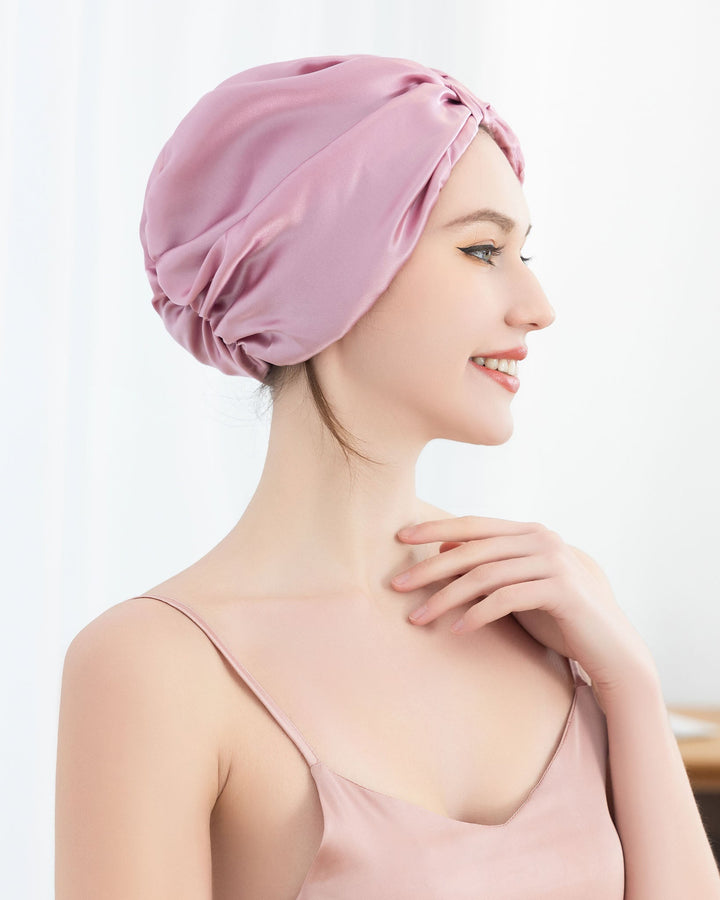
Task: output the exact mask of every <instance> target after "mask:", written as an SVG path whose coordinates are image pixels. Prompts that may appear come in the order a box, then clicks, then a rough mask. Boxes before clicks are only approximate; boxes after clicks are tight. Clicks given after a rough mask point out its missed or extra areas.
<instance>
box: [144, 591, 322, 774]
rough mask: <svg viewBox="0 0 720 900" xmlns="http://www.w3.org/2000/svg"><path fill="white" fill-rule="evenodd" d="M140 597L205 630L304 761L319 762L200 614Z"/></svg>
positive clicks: (173, 602) (165, 600)
mask: <svg viewBox="0 0 720 900" xmlns="http://www.w3.org/2000/svg"><path fill="white" fill-rule="evenodd" d="M142 597H149V598H151V599H152V600H162V602H163V603H167V604H168V605H169V606H174V607H175V609H177V610H179V611H180V612H181V613H184V614H185V615H186V616H187V617H188V619H190V620H191V621H193V622H194V623H195V624H196V625H197V626H198V628H200V630H201V631H203V632H205V635H206V636H207V637H208V638H209V639H210V640H211V641H212V643H213V644H214V645H215V647H216V648H217V649H218V650H219V651H220V653H221V654H222V656H224V657H225V659H226V660H227V661H228V662H229V663H230V665H231V666H232V667H233V669H234V670H235V671H236V672H237V674H238V675H239V676H240V677H241V678H242V680H243V681H244V682H245V684H247V686H248V687H249V688H250V690H251V691H252V692H253V693H254V694H255V696H256V697H257V698H258V700H259V701H260V702H261V703H262V704H263V706H264V707H265V708H266V709H267V710H268V712H269V713H270V714H271V715H272V717H273V718H274V719H275V721H276V722H277V723H278V725H279V726H280V727H281V728H282V729H283V731H284V732H285V734H287V736H288V737H289V738H290V740H291V741H292V742H293V743H294V744H295V746H296V747H297V748H298V750H299V751H300V752H301V753H302V755H303V756H304V757H305V761H306V762H307V764H308V765H309V766H313V765H315V763H317V762H319V760H318V756H317V754H316V753H315V751H314V750H313V749H312V747H311V746H310V744H308V742H307V741H306V740H305V738H304V737H303V736H302V734H301V733H300V731H299V729H298V728H297V726H296V725H295V724H294V723H293V721H292V720H291V719H290V717H289V716H287V715H286V714H285V713H284V712H283V711H282V710H281V709H280V707H279V706H278V704H277V703H276V702H275V701H274V700H273V698H272V697H271V696H270V694H268V692H267V691H266V690H265V688H264V687H262V685H261V684H260V683H259V682H257V681H256V680H255V678H254V677H253V676H252V675H251V674H250V672H248V670H247V669H246V668H245V666H243V665H242V664H241V663H239V662H238V661H237V659H235V657H234V656H233V655H232V653H231V652H230V650H229V649H228V648H227V647H226V645H225V644H224V642H223V641H222V640H221V639H220V638H219V637H218V635H217V634H216V633H215V632H214V631H213V629H212V628H211V627H210V626H209V625H208V624H207V623H206V622H204V621H203V620H202V619H201V618H200V616H199V615H198V614H197V613H196V612H195V611H194V610H193V609H191V608H190V607H189V606H186V605H185V604H184V603H181V602H180V601H179V600H172V599H170V598H169V597H160V596H159V595H157V594H138V595H137V597H131V598H129V599H131V600H137V599H140V598H142Z"/></svg>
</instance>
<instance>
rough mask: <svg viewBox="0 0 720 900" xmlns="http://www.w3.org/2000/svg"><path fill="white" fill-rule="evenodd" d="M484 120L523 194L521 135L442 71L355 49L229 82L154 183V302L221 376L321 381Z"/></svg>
mask: <svg viewBox="0 0 720 900" xmlns="http://www.w3.org/2000/svg"><path fill="white" fill-rule="evenodd" d="M479 126H483V127H484V128H486V129H488V130H489V132H490V133H491V134H492V137H493V139H494V141H495V142H496V143H494V144H493V146H494V147H496V149H497V150H498V152H501V153H502V155H503V157H504V158H505V160H506V165H507V167H508V169H509V170H510V171H511V172H512V173H513V175H514V178H515V180H516V181H517V183H518V187H519V184H520V183H521V182H522V179H523V169H524V162H523V158H522V153H521V151H520V147H519V144H518V141H517V138H516V137H515V135H514V133H513V132H512V131H511V129H510V128H509V126H508V125H507V124H506V123H505V122H504V120H503V119H501V118H500V116H499V115H498V114H497V113H496V112H495V110H494V109H493V108H492V106H491V105H490V104H488V103H485V102H484V101H482V100H479V99H478V98H477V97H475V96H474V95H473V94H472V93H471V92H470V91H468V90H467V88H465V87H464V86H462V85H461V84H459V83H458V82H457V81H456V80H455V79H453V78H452V77H451V76H450V75H448V74H447V73H444V72H441V71H440V70H438V69H433V68H429V67H426V66H422V65H420V64H418V63H416V62H413V61H412V60H406V59H399V58H393V57H380V56H373V55H368V54H357V55H351V56H326V57H312V58H307V59H299V60H287V61H282V62H277V63H270V64H268V65H265V66H258V67H255V68H253V69H248V70H246V71H244V72H240V73H238V74H237V75H235V76H232V77H231V78H228V79H226V81H224V82H222V83H221V84H220V85H218V86H217V87H216V88H215V89H214V90H212V91H210V92H209V93H207V94H205V95H204V96H203V97H202V98H201V99H200V100H199V101H198V103H197V104H196V105H195V106H194V107H193V108H192V109H191V111H190V112H189V113H188V114H187V115H186V116H185V118H184V119H183V120H182V121H181V122H180V124H179V125H178V127H177V128H176V129H175V132H174V133H173V134H172V136H171V137H170V139H169V140H168V141H167V143H166V144H165V146H164V147H163V148H162V150H161V152H160V155H159V156H158V158H157V160H156V162H155V165H154V166H153V169H152V172H151V174H150V178H149V181H148V186H147V190H146V193H145V201H144V205H143V213H142V217H141V222H140V237H141V242H142V244H143V250H144V254H145V266H146V271H147V274H148V278H149V280H150V283H151V285H152V288H153V298H152V303H153V306H154V308H155V309H156V311H157V312H158V313H159V314H160V315H161V317H162V319H163V321H164V323H165V325H166V327H167V328H168V330H169V331H170V333H171V334H172V335H173V337H174V338H175V339H176V340H177V341H178V342H179V343H181V344H182V345H183V346H184V347H185V348H186V349H188V350H189V351H190V352H191V353H192V354H193V355H194V356H195V357H196V358H197V359H199V360H200V361H202V362H203V363H205V364H208V365H213V366H216V367H217V368H219V369H220V370H221V371H223V372H226V373H228V374H240V375H250V376H252V377H254V378H256V379H258V380H259V381H261V382H263V381H264V382H266V383H268V384H270V383H277V382H276V381H275V379H276V377H277V376H276V375H275V374H274V373H275V371H276V370H275V369H274V368H273V369H271V367H278V368H284V367H288V366H290V367H294V366H295V365H296V364H298V363H303V362H305V361H308V360H311V359H313V362H312V363H309V364H308V365H307V366H305V367H303V368H304V370H305V369H307V370H309V371H310V372H311V373H312V371H313V369H314V368H315V363H316V362H319V358H318V359H314V358H317V357H319V354H320V353H321V352H322V351H323V350H325V349H326V348H328V347H331V346H332V345H334V344H335V343H336V342H337V341H338V340H340V339H341V338H342V337H344V336H345V335H347V333H348V332H349V331H350V330H351V329H352V328H353V326H354V325H355V324H356V323H357V322H358V321H359V320H361V319H362V317H363V316H364V315H365V314H366V313H367V311H368V310H369V309H371V308H372V307H373V305H374V304H375V302H376V301H377V299H378V297H380V296H382V295H383V294H384V293H385V292H386V291H387V289H388V287H389V285H390V284H391V282H392V281H393V279H394V278H395V276H396V275H397V273H398V272H399V270H400V269H401V268H402V266H403V265H404V264H405V263H406V262H407V261H408V260H409V258H410V256H411V254H412V253H413V250H414V248H415V246H416V244H417V243H418V241H419V239H420V236H421V234H423V229H424V228H425V225H426V223H427V222H428V217H429V216H430V214H431V212H432V210H433V207H434V205H435V203H436V202H437V200H438V196H439V194H440V191H441V189H442V188H443V186H444V185H445V183H446V182H447V180H448V178H449V176H450V173H451V172H452V171H453V169H454V167H455V165H456V164H457V163H458V161H459V160H460V161H461V160H462V156H463V154H464V153H465V152H466V151H467V149H468V147H469V146H470V144H471V142H473V139H474V138H475V137H476V135H478V127H479ZM292 371H293V369H291V370H290V373H291V374H292ZM313 384H314V382H313V381H311V382H310V386H311V389H312V388H313ZM316 396H317V398H318V401H319V402H320V403H322V400H321V395H320V394H319V393H318V394H317V395H316Z"/></svg>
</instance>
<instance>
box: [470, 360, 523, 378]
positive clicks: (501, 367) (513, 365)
mask: <svg viewBox="0 0 720 900" xmlns="http://www.w3.org/2000/svg"><path fill="white" fill-rule="evenodd" d="M472 361H473V362H476V363H477V364H478V365H480V366H485V368H486V369H497V371H498V372H506V373H507V374H508V375H517V371H518V364H517V360H516V359H491V358H490V357H487V358H486V357H483V356H473V357H472Z"/></svg>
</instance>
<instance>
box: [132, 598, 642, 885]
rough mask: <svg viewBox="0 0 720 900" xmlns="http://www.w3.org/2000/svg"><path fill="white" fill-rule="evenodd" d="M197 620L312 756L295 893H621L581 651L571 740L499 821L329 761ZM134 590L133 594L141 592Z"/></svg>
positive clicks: (599, 731) (603, 750) (603, 749)
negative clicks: (318, 817)
mask: <svg viewBox="0 0 720 900" xmlns="http://www.w3.org/2000/svg"><path fill="white" fill-rule="evenodd" d="M138 596H142V597H150V598H152V599H155V600H161V601H163V602H164V603H167V604H169V605H170V606H173V607H175V608H176V609H178V610H179V611H180V612H182V613H184V614H185V615H186V616H187V617H188V618H189V619H190V620H191V621H193V622H194V623H195V624H196V625H197V626H198V627H199V628H200V629H201V630H202V631H203V632H204V633H205V634H206V636H207V637H208V638H209V639H210V641H212V643H213V644H214V645H215V647H216V648H217V650H218V651H219V652H220V653H221V654H222V656H223V657H224V658H225V659H226V660H227V661H228V663H229V664H230V665H231V667H232V668H233V670H234V671H235V672H236V673H237V674H238V675H239V676H240V678H241V679H242V680H243V681H244V682H245V684H247V685H248V687H249V688H250V689H251V690H252V691H253V693H254V694H255V695H256V696H257V698H258V699H259V700H260V702H261V703H262V704H263V705H264V706H265V707H266V709H267V710H268V712H269V713H270V715H272V716H273V718H274V719H275V720H276V722H277V723H278V725H279V726H280V727H281V728H282V729H283V730H284V731H285V733H286V734H287V736H288V737H289V738H290V740H291V741H293V743H294V744H295V745H296V747H297V748H298V750H299V751H300V752H301V753H302V755H303V757H304V758H305V760H306V762H307V764H308V766H309V768H310V772H311V774H312V777H313V779H314V781H315V784H316V786H317V790H318V795H319V799H320V803H321V806H322V812H323V820H324V824H323V834H322V840H321V843H320V847H319V848H318V850H317V853H316V855H315V858H314V859H313V862H312V864H311V866H310V869H309V871H308V873H307V875H306V877H305V880H304V882H303V884H302V887H301V889H300V893H299V894H298V895H297V898H296V900H622V897H623V895H624V881H625V874H624V859H623V853H622V845H621V843H620V838H619V835H618V833H617V831H616V829H615V825H614V823H613V820H612V818H611V816H610V811H609V809H608V804H607V797H606V793H605V779H606V772H607V765H608V742H607V726H606V722H605V716H604V713H603V711H602V709H601V708H600V706H599V705H598V703H597V701H596V699H595V695H594V694H593V692H592V687H591V685H590V682H589V681H588V680H586V678H585V677H584V674H583V673H582V670H581V669H580V668H579V667H578V665H577V663H576V662H575V660H570V661H569V662H570V668H571V670H572V673H573V678H574V681H575V694H574V698H573V702H572V705H571V708H570V712H569V714H568V718H567V721H566V723H565V729H564V731H563V734H562V737H561V739H560V743H559V744H558V746H557V748H556V750H555V753H554V754H553V757H552V759H551V760H550V762H549V763H548V765H547V767H546V769H545V771H544V772H543V774H542V776H541V777H540V779H539V781H538V782H537V783H536V784H535V786H534V787H533V789H532V790H531V791H530V793H529V795H528V796H527V797H526V798H525V800H524V802H523V803H522V805H521V806H520V808H519V809H517V810H516V811H515V812H514V813H513V815H512V816H510V818H509V819H508V820H507V821H506V822H503V823H501V824H499V825H484V824H476V823H474V822H465V821H461V820H458V819H451V818H448V817H447V816H444V815H441V814H440V813H435V812H433V811H431V810H428V809H425V808H424V807H421V806H417V805H416V804H413V803H410V802H408V801H405V800H401V799H399V798H397V797H393V796H390V795H389V794H381V793H378V792H377V791H374V790H372V789H370V788H366V787H363V786H362V785H360V784H356V783H355V782H354V781H351V780H349V779H348V778H345V777H343V776H342V775H339V774H338V773H337V772H334V771H333V770H332V769H330V768H328V767H327V766H326V765H325V764H324V763H323V762H322V761H321V760H320V759H318V757H317V754H316V753H315V752H314V751H313V749H312V748H311V747H310V745H309V744H308V743H307V741H306V740H305V738H304V737H303V736H302V734H301V733H300V731H299V730H298V729H297V727H296V726H295V724H294V723H293V722H292V721H291V720H290V718H289V717H288V716H287V715H285V713H284V712H283V711H282V710H281V709H280V707H279V706H278V705H277V703H275V701H274V700H273V699H272V697H271V696H270V695H269V694H268V693H267V692H266V691H265V690H264V688H263V687H262V686H261V685H260V684H259V683H258V682H257V681H256V680H255V679H254V678H253V676H252V675H251V674H250V672H248V671H247V669H245V667H244V666H243V665H241V663H239V662H238V661H237V660H236V659H235V658H234V657H233V655H232V654H231V653H230V651H229V650H228V648H227V647H226V646H225V644H224V643H223V642H222V640H221V639H220V638H219V637H218V635H217V634H215V632H214V631H213V630H212V629H211V628H210V626H209V625H207V623H205V622H203V621H202V619H201V618H200V617H199V616H198V615H197V613H195V612H194V611H193V610H192V609H190V607H188V606H186V605H185V604H183V603H181V602H180V601H178V600H171V599H169V598H167V597H160V596H156V595H153V594H142V595H138ZM133 599H134V598H133Z"/></svg>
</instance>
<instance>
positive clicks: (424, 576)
mask: <svg viewBox="0 0 720 900" xmlns="http://www.w3.org/2000/svg"><path fill="white" fill-rule="evenodd" d="M547 549H548V548H547V547H546V546H545V542H544V541H543V539H542V537H541V536H540V535H539V534H538V533H537V532H533V533H531V534H515V535H502V536H500V537H491V538H486V539H485V540H484V541H465V542H459V543H455V544H454V545H453V549H452V551H451V550H450V549H449V548H448V549H447V550H445V551H444V552H440V553H438V554H435V555H433V556H430V557H428V558H427V559H423V560H421V561H420V562H418V563H415V565H413V566H411V567H410V568H409V569H405V570H404V571H402V572H398V573H397V575H395V576H394V577H393V578H392V581H391V583H392V585H393V587H396V588H397V590H402V591H412V590H415V589H416V588H418V587H422V586H424V585H427V584H432V583H433V582H434V581H441V580H443V579H445V578H454V577H456V576H458V575H463V574H465V573H466V572H468V570H469V569H471V568H475V567H477V566H484V565H488V564H489V563H491V562H497V561H499V560H504V559H514V558H520V557H524V556H531V555H532V554H536V553H543V552H547ZM403 576H404V577H403ZM498 586H499V585H496V587H498Z"/></svg>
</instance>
